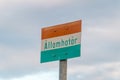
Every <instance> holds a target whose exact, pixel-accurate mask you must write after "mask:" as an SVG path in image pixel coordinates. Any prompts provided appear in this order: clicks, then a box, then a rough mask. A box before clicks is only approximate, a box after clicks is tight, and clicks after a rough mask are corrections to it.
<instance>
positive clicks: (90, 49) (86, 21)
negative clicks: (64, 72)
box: [0, 0, 120, 80]
mask: <svg viewBox="0 0 120 80" xmlns="http://www.w3.org/2000/svg"><path fill="white" fill-rule="evenodd" d="M76 20H82V43H81V45H82V48H81V50H82V51H81V57H79V58H74V59H70V60H68V80H120V0H0V80H59V62H58V61H55V62H50V63H45V64H41V63H40V47H41V46H40V44H41V41H40V40H41V39H40V35H41V31H40V30H41V28H43V27H46V26H51V25H56V24H61V23H66V22H71V21H76Z"/></svg>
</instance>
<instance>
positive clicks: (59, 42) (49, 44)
mask: <svg viewBox="0 0 120 80" xmlns="http://www.w3.org/2000/svg"><path fill="white" fill-rule="evenodd" d="M80 43H81V32H78V33H74V34H69V35H64V36H58V37H54V38H48V39H43V40H42V47H41V50H42V51H46V50H52V49H58V48H64V47H69V46H74V45H78V44H80Z"/></svg>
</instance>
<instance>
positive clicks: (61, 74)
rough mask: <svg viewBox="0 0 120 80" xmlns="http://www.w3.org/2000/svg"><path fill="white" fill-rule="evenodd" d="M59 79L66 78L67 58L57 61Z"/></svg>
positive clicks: (64, 79) (65, 79)
mask: <svg viewBox="0 0 120 80" xmlns="http://www.w3.org/2000/svg"><path fill="white" fill-rule="evenodd" d="M59 80H67V59H65V60H60V63H59Z"/></svg>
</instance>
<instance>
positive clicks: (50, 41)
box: [41, 20, 82, 63]
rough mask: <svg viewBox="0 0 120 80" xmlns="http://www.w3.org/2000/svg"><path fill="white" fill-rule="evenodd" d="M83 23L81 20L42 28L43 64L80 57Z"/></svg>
mask: <svg viewBox="0 0 120 80" xmlns="http://www.w3.org/2000/svg"><path fill="white" fill-rule="evenodd" d="M81 23H82V21H81V20H79V21H74V22H70V23H65V24H60V25H56V26H51V27H46V28H42V36H41V38H42V41H41V63H44V62H50V61H56V60H63V59H69V58H74V57H79V56H80V55H81V54H80V52H81Z"/></svg>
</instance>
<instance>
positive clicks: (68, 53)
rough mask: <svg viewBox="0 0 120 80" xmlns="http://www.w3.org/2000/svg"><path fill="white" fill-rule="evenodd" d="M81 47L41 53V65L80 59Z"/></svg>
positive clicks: (76, 46)
mask: <svg viewBox="0 0 120 80" xmlns="http://www.w3.org/2000/svg"><path fill="white" fill-rule="evenodd" d="M80 52H81V45H75V46H71V47H66V48H60V49H54V50H48V51H42V52H41V63H44V62H50V61H56V60H62V59H69V58H74V57H79V56H80V55H81V54H80Z"/></svg>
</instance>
